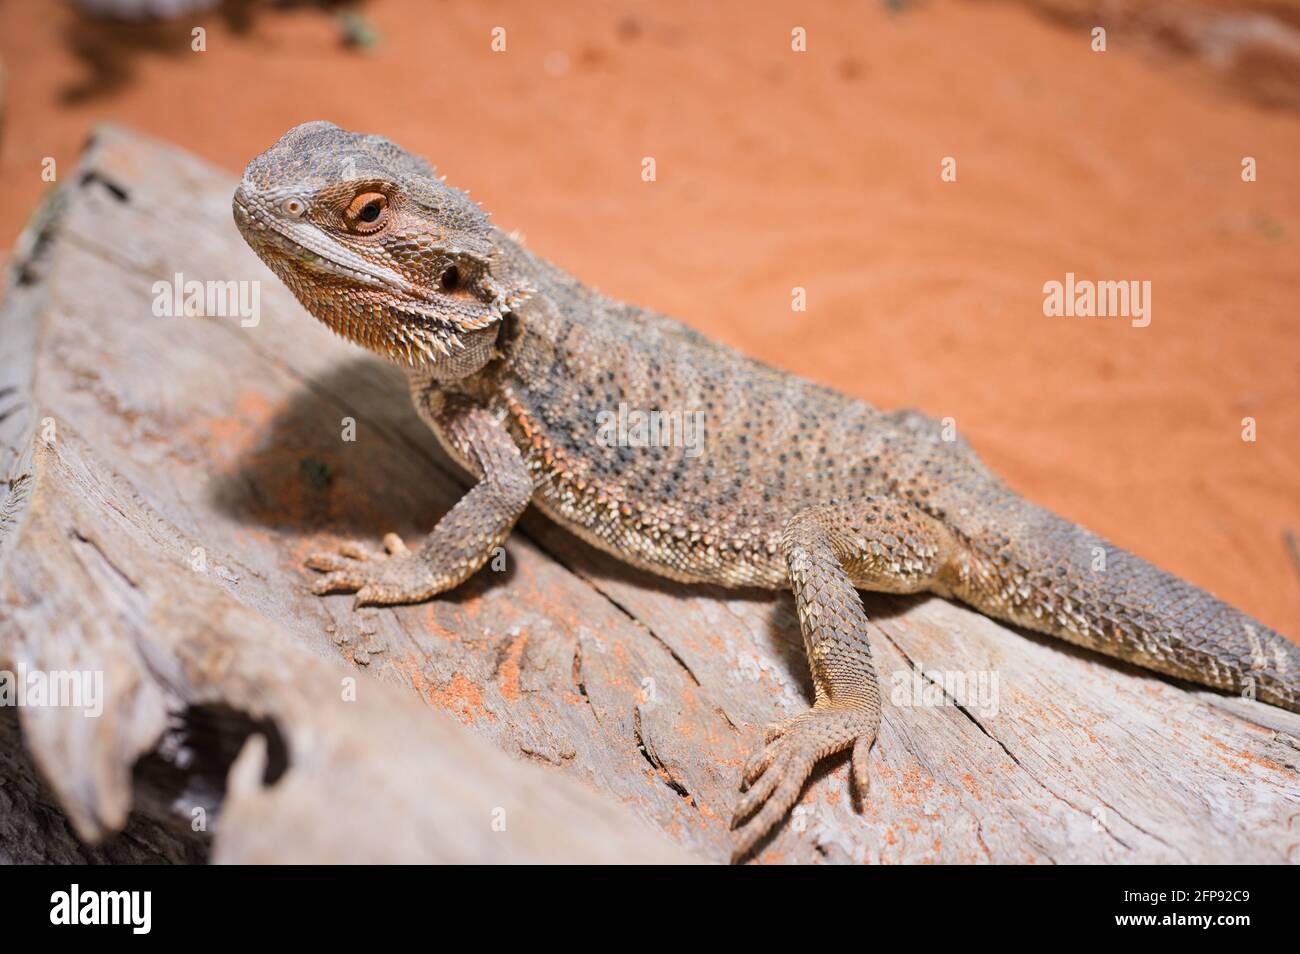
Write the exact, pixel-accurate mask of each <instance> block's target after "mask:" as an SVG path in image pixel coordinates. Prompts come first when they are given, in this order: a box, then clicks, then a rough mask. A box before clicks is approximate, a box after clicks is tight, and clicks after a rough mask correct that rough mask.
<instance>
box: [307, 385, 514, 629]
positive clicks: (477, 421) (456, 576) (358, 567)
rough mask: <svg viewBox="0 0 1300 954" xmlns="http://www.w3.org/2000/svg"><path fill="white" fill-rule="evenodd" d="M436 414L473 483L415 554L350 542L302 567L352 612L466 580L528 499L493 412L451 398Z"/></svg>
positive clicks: (388, 541)
mask: <svg viewBox="0 0 1300 954" xmlns="http://www.w3.org/2000/svg"><path fill="white" fill-rule="evenodd" d="M437 415H438V416H437V421H436V423H437V425H438V427H439V428H440V429H441V431H442V433H443V435H444V436H445V438H446V439H447V440H448V442H449V443H450V444H451V445H452V446H453V447H454V448H455V449H456V451H457V452H458V453H459V455H460V456H461V457H462V458H463V459H464V460H465V461H466V462H467V463H469V464H470V465H471V466H472V468H473V469H474V470H475V472H477V473H478V474H479V475H480V480H479V482H478V483H477V484H476V485H475V486H474V487H473V488H472V489H471V490H470V491H469V493H467V494H466V495H465V496H464V497H462V498H461V499H460V500H458V501H457V502H456V505H455V506H454V507H452V508H451V510H449V511H447V513H446V514H445V515H444V516H443V518H442V519H441V520H439V521H438V525H437V526H436V527H434V528H433V532H432V533H430V534H429V536H428V537H427V538H426V539H425V541H424V542H423V543H422V544H421V545H420V547H419V548H418V549H416V550H408V549H407V547H406V544H405V543H403V542H402V539H401V537H399V536H398V535H397V534H395V533H390V534H388V535H387V536H385V537H384V547H385V550H386V551H387V552H386V553H381V552H379V551H378V550H376V549H374V548H372V547H370V546H368V545H366V544H362V543H355V542H350V543H345V544H343V545H341V546H340V547H339V548H338V552H336V553H328V552H324V553H320V552H318V553H313V554H311V555H310V556H308V557H307V561H306V565H307V566H308V567H309V568H311V569H313V570H318V571H320V572H322V573H324V574H325V575H324V576H322V577H320V578H319V579H317V580H316V581H315V583H314V584H313V585H312V592H314V593H316V594H317V595H323V594H325V593H333V592H336V591H343V592H350V591H356V594H357V599H356V602H357V605H358V606H364V605H371V604H392V603H418V602H420V601H421V600H427V599H429V598H430V597H431V596H436V595H437V594H439V593H443V592H446V591H447V590H450V589H452V588H453V587H455V586H458V585H460V584H461V583H463V582H464V581H465V580H467V579H469V578H470V577H471V576H472V575H473V574H474V573H475V572H476V571H477V570H478V569H479V567H481V566H482V565H483V564H484V563H486V562H487V560H488V558H489V557H490V556H491V555H492V551H493V550H495V549H496V548H497V547H499V546H501V545H502V544H503V543H505V541H506V538H507V537H508V536H509V535H510V530H511V528H512V527H513V526H514V525H515V521H516V520H518V519H519V516H520V514H522V513H523V512H524V508H525V507H527V506H528V500H529V498H530V497H531V496H532V493H533V483H532V477H531V476H530V474H529V471H528V465H527V464H526V463H525V461H524V459H523V455H521V454H520V453H519V448H518V447H517V446H516V445H515V443H514V441H513V440H512V439H511V437H510V435H509V433H507V431H506V430H505V428H504V427H503V426H502V425H501V423H500V422H499V421H497V419H496V418H495V417H494V416H493V415H492V414H491V412H489V411H488V410H487V409H485V408H483V407H480V406H479V405H477V404H473V403H471V402H470V401H469V400H468V399H464V398H449V399H448V400H446V401H445V402H442V404H441V406H440V407H439V408H438V411H437Z"/></svg>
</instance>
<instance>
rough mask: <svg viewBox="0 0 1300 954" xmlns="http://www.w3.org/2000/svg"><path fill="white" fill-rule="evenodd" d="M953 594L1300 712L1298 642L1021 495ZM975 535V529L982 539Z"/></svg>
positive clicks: (1044, 629)
mask: <svg viewBox="0 0 1300 954" xmlns="http://www.w3.org/2000/svg"><path fill="white" fill-rule="evenodd" d="M1008 509H1009V510H1011V511H1012V512H1010V513H1007V514H1005V517H1006V518H1009V519H1007V520H1006V522H1005V523H1002V524H1001V525H1002V526H1007V527H1013V528H1014V530H1011V531H1009V532H1007V533H1003V534H997V535H996V536H995V537H994V538H993V539H992V540H989V539H988V538H984V545H980V546H973V547H972V548H971V553H973V554H975V555H973V556H970V557H968V558H967V559H966V561H965V562H964V564H963V565H962V566H961V567H960V568H959V574H958V580H957V586H956V587H955V588H956V590H957V592H956V594H955V595H957V596H959V597H961V598H962V599H964V600H965V601H966V602H969V603H971V604H972V605H974V606H976V607H977V608H978V609H980V610H982V611H984V612H986V613H988V614H989V615H991V616H995V617H998V618H1000V619H1005V620H1008V621H1010V622H1013V623H1017V624H1019V625H1022V626H1025V627H1027V628H1029V629H1032V630H1036V631H1038V632H1041V633H1046V634H1048V635H1050V636H1055V637H1057V638H1060V639H1064V640H1067V641H1069V642H1072V643H1075V644H1078V645H1081V646H1086V647H1088V648H1089V649H1093V650H1096V651H1097V652H1101V653H1105V654H1106V655H1108V656H1114V657H1116V658H1118V659H1123V660H1125V661H1127V662H1131V663H1134V664H1135V665H1138V666H1142V667H1143V668H1146V669H1151V670H1154V671H1156V672H1161V673H1165V674H1166V675H1170V676H1174V677H1176V678H1179V679H1186V680H1188V681H1190V682H1195V683H1198V684H1200V685H1203V686H1209V687H1211V688H1213V689H1220V690H1224V691H1227V692H1233V693H1240V694H1243V695H1247V696H1253V697H1254V698H1256V699H1259V700H1260V701H1262V702H1267V703H1270V704H1272V705H1275V706H1281V707H1282V708H1284V709H1289V710H1290V711H1292V712H1300V646H1297V645H1296V644H1295V643H1293V642H1291V641H1290V640H1289V639H1287V638H1286V637H1285V636H1283V635H1282V634H1281V633H1278V632H1276V631H1274V630H1272V629H1269V628H1268V627H1267V626H1265V625H1263V624H1262V623H1260V622H1258V621H1257V620H1255V619H1252V618H1251V617H1250V616H1247V615H1246V614H1245V613H1243V612H1241V611H1240V610H1237V609H1234V608H1233V607H1231V606H1229V605H1228V604H1227V603H1224V602H1223V601H1221V600H1219V599H1217V598H1216V597H1214V596H1213V595H1211V594H1210V593H1207V592H1206V591H1204V590H1202V589H1199V588H1197V587H1195V586H1193V585H1192V584H1190V583H1188V582H1187V581H1186V580H1182V579H1180V578H1179V577H1177V576H1174V575H1173V574H1172V573H1166V572H1165V571H1164V570H1161V569H1160V568H1159V567H1156V566H1153V565H1152V564H1150V563H1148V562H1146V561H1145V560H1143V559H1142V558H1140V557H1137V556H1134V555H1133V554H1132V553H1129V552H1127V551H1126V550H1122V549H1120V548H1119V547H1116V546H1113V545H1112V544H1110V543H1108V542H1107V541H1105V540H1103V539H1102V538H1100V537H1098V536H1096V535H1095V534H1093V533H1090V532H1089V531H1087V530H1085V529H1084V528H1082V527H1080V526H1077V525H1076V524H1073V523H1070V522H1069V521H1067V520H1064V519H1062V518H1061V517H1058V516H1057V515H1056V514H1053V513H1051V512H1050V511H1048V510H1044V509H1043V508H1041V507H1037V506H1035V505H1033V504H1029V503H1026V502H1024V501H1021V500H1016V501H1014V502H1008ZM977 539H978V538H977Z"/></svg>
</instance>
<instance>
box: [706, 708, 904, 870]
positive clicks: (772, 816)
mask: <svg viewBox="0 0 1300 954" xmlns="http://www.w3.org/2000/svg"><path fill="white" fill-rule="evenodd" d="M879 723H880V716H879V712H878V711H872V710H870V709H865V708H859V707H856V706H855V707H849V706H844V705H834V704H829V703H828V704H825V705H815V706H813V708H811V709H809V710H808V711H807V712H803V713H800V714H799V715H797V716H795V717H794V718H792V719H787V720H785V721H784V722H780V723H776V724H773V725H770V726H768V727H767V731H766V733H765V740H764V742H765V744H764V746H763V749H762V750H761V751H760V752H758V753H757V754H756V755H755V756H754V757H753V758H751V759H750V760H749V762H748V763H746V765H745V771H744V775H743V777H742V780H741V783H740V787H741V791H744V792H745V795H744V796H743V797H742V798H741V799H740V802H739V804H737V805H736V812H735V815H733V816H732V819H731V827H732V828H733V829H736V828H739V829H740V831H739V832H738V833H737V835H736V842H735V850H734V851H733V853H732V856H731V860H732V862H733V863H735V862H738V861H740V860H741V859H743V858H744V857H745V856H746V855H747V854H749V852H750V851H751V850H752V849H753V847H754V846H755V845H756V844H757V843H758V841H759V840H760V839H761V838H762V837H763V836H764V835H766V834H767V833H768V832H769V831H770V830H771V829H772V828H773V826H775V825H776V824H777V822H779V821H780V820H781V819H782V818H784V817H785V815H786V813H787V812H788V811H790V809H791V808H792V807H793V806H794V803H795V802H796V801H797V800H798V798H799V792H800V791H802V789H803V785H804V782H806V781H807V780H808V776H809V775H811V774H812V770H813V767H814V766H815V765H816V764H817V763H818V762H820V761H821V760H822V759H824V758H826V756H828V755H833V754H834V753H836V752H840V751H843V750H844V749H847V748H848V747H849V746H853V781H854V784H855V785H856V786H857V789H858V794H859V796H860V797H861V798H863V799H865V798H866V795H867V753H868V752H869V751H870V750H871V744H872V743H873V742H874V741H875V740H876V728H877V726H878V725H879ZM746 819H749V821H748V822H746V821H745V820H746ZM742 826H743V827H742Z"/></svg>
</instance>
